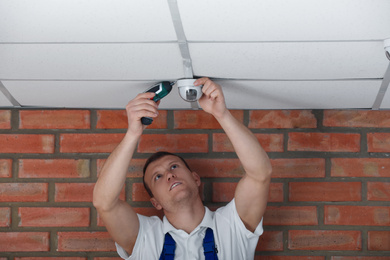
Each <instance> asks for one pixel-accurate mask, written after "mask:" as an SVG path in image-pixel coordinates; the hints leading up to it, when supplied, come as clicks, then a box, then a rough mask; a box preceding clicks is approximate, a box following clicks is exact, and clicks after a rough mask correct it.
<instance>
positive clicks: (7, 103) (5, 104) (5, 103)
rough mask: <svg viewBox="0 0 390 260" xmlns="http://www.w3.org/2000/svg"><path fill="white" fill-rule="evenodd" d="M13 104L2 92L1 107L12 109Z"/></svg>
mask: <svg viewBox="0 0 390 260" xmlns="http://www.w3.org/2000/svg"><path fill="white" fill-rule="evenodd" d="M12 106H13V105H12V103H11V102H10V101H9V100H8V99H7V98H6V97H5V96H4V94H3V93H2V92H1V91H0V107H12Z"/></svg>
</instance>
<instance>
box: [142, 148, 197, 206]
mask: <svg viewBox="0 0 390 260" xmlns="http://www.w3.org/2000/svg"><path fill="white" fill-rule="evenodd" d="M145 183H146V184H147V185H148V186H149V188H150V190H151V191H152V193H153V195H154V197H153V198H152V199H151V202H152V204H153V206H155V207H156V208H157V209H159V210H160V209H162V208H168V207H170V206H172V205H174V204H177V203H180V202H183V203H185V202H188V201H189V200H190V199H191V198H194V197H196V196H198V195H199V191H198V188H199V186H200V183H201V182H200V177H199V176H198V175H197V174H196V173H195V172H191V171H190V170H189V169H188V168H187V167H186V165H185V164H184V162H183V161H182V160H181V159H180V158H179V157H176V156H173V155H167V156H164V157H162V158H160V159H158V160H156V161H154V162H152V163H151V164H149V166H148V168H147V169H146V172H145Z"/></svg>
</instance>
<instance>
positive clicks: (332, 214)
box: [324, 205, 390, 226]
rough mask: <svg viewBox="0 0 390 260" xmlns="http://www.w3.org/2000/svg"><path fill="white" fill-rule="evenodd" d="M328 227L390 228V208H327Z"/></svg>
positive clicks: (326, 220) (326, 222)
mask: <svg viewBox="0 0 390 260" xmlns="http://www.w3.org/2000/svg"><path fill="white" fill-rule="evenodd" d="M324 218H325V220H324V222H325V224H326V225H344V226H348V225H355V226H389V225H390V207H383V206H382V207H381V206H336V205H335V206H329V205H326V206H325V217H324Z"/></svg>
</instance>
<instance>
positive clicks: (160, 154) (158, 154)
mask: <svg viewBox="0 0 390 260" xmlns="http://www.w3.org/2000/svg"><path fill="white" fill-rule="evenodd" d="M168 155H173V156H176V157H178V158H179V159H180V160H182V161H183V163H184V164H185V166H186V167H187V168H188V170H190V171H191V169H190V167H189V166H188V163H187V162H186V161H185V160H184V159H183V158H182V157H181V156H179V155H177V154H174V153H170V152H166V151H160V152H156V153H154V154H152V155H151V156H150V157H149V158H148V160H146V162H145V165H144V169H143V177H142V181H143V183H144V187H145V190H146V191H147V192H148V194H149V196H150V197H151V198H153V193H152V191H151V190H150V188H149V186H148V185H147V184H146V182H145V173H146V169H147V168H148V166H149V164H151V163H152V162H154V161H157V160H158V159H160V158H162V157H165V156H168Z"/></svg>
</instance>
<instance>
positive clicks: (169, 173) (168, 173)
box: [167, 171, 176, 182]
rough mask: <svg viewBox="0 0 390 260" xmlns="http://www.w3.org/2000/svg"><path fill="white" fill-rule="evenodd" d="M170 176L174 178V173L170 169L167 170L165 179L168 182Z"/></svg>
mask: <svg viewBox="0 0 390 260" xmlns="http://www.w3.org/2000/svg"><path fill="white" fill-rule="evenodd" d="M171 178H176V175H175V174H174V173H172V172H170V171H168V172H167V181H168V182H169V181H170V180H171Z"/></svg>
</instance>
